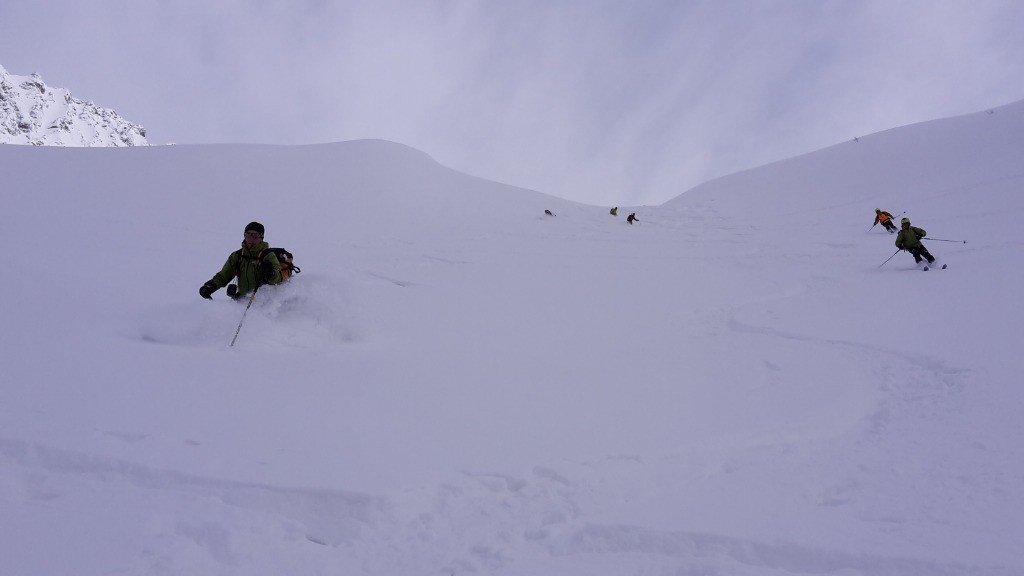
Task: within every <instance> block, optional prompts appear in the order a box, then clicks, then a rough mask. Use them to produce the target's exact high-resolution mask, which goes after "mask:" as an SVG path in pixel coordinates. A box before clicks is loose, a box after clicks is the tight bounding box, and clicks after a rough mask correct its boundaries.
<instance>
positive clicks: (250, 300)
mask: <svg viewBox="0 0 1024 576" xmlns="http://www.w3.org/2000/svg"><path fill="white" fill-rule="evenodd" d="M259 291H260V287H259V286H257V287H256V289H255V290H253V291H252V296H249V303H248V304H246V305H245V312H242V319H241V320H239V321H238V328H237V329H235V337H234V338H232V339H231V346H229V348H233V347H234V346H235V340H238V333H239V332H241V331H242V322H245V315H246V314H248V313H249V307H250V306H252V301H253V300H255V299H256V293H257V292H259Z"/></svg>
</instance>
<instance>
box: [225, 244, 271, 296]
mask: <svg viewBox="0 0 1024 576" xmlns="http://www.w3.org/2000/svg"><path fill="white" fill-rule="evenodd" d="M268 248H270V244H267V243H266V242H260V243H259V244H257V245H256V246H254V247H253V249H252V250H249V249H248V248H246V247H245V243H244V242H243V243H242V249H241V250H235V251H234V252H232V253H231V254H230V255H229V256H228V260H227V262H225V263H224V267H223V268H221V269H220V272H217V273H216V274H214V275H213V278H211V279H210V280H211V281H212V282H213V283H214V284H216V285H217V287H218V288H223V287H225V286H227V285H228V284H230V283H231V280H232V279H234V278H235V277H236V276H237V277H238V293H239V294H248V293H249V292H252V291H253V290H255V289H256V287H257V286H259V271H260V263H261V262H270V266H271V268H273V270H274V278H273V279H272V280H271V281H270V282H268V284H278V283H280V282H281V264H280V262H278V260H277V254H274V253H273V252H270V251H269V250H268V251H267V253H266V254H264V255H263V259H262V260H260V252H262V251H263V250H267V249H268Z"/></svg>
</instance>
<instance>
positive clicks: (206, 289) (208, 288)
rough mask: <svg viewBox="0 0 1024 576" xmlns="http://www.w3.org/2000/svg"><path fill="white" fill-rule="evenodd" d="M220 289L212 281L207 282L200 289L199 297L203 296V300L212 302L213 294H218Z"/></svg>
mask: <svg viewBox="0 0 1024 576" xmlns="http://www.w3.org/2000/svg"><path fill="white" fill-rule="evenodd" d="M219 289H220V286H217V285H216V284H214V283H213V281H212V280H211V281H209V282H207V283H206V284H203V285H202V286H201V287H200V288H199V295H200V296H202V297H203V298H206V299H207V300H212V296H213V293H214V292H216V291H217V290H219Z"/></svg>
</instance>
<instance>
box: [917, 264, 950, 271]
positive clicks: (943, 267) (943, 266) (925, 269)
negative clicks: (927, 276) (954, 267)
mask: <svg viewBox="0 0 1024 576" xmlns="http://www.w3.org/2000/svg"><path fill="white" fill-rule="evenodd" d="M945 269H946V265H945V264H943V265H942V268H939V270H945ZM923 270H924V271H925V272H927V271H929V270H931V268H929V267H928V266H925V267H924V268H923Z"/></svg>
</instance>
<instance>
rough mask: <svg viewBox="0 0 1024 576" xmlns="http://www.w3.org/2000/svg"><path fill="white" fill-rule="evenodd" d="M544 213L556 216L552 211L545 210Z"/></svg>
mask: <svg viewBox="0 0 1024 576" xmlns="http://www.w3.org/2000/svg"><path fill="white" fill-rule="evenodd" d="M544 213H545V214H547V215H548V216H554V214H552V213H551V210H545V211H544Z"/></svg>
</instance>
